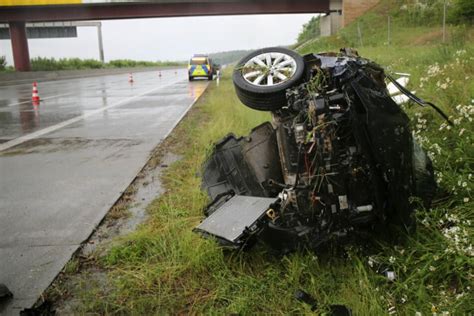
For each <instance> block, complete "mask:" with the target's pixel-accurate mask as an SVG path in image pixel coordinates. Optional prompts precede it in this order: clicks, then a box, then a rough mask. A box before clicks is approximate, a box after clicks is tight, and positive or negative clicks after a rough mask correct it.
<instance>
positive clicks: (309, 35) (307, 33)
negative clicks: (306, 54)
mask: <svg viewBox="0 0 474 316" xmlns="http://www.w3.org/2000/svg"><path fill="white" fill-rule="evenodd" d="M319 35H321V30H320V28H319V16H314V17H312V18H311V20H309V22H308V23H306V24H304V25H303V29H302V30H301V32H300V33H299V34H298V39H297V41H298V43H304V42H306V41H309V40H312V39H315V38H316V37H319Z"/></svg>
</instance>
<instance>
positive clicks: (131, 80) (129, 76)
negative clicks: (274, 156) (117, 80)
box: [128, 73, 133, 83]
mask: <svg viewBox="0 0 474 316" xmlns="http://www.w3.org/2000/svg"><path fill="white" fill-rule="evenodd" d="M128 82H130V83H133V75H132V73H129V74H128Z"/></svg>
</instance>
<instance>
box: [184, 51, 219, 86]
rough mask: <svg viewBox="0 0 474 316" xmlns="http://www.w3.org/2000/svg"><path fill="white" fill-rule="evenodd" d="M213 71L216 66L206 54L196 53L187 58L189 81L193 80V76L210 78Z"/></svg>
mask: <svg viewBox="0 0 474 316" xmlns="http://www.w3.org/2000/svg"><path fill="white" fill-rule="evenodd" d="M215 73H216V67H215V65H214V64H213V62H212V59H211V58H210V57H209V56H208V55H205V54H196V55H194V56H193V57H192V58H191V59H190V60H189V64H188V78H189V81H193V80H194V78H207V79H208V80H212V78H213V77H214V75H215Z"/></svg>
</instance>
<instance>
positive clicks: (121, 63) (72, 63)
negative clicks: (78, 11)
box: [0, 56, 184, 72]
mask: <svg viewBox="0 0 474 316" xmlns="http://www.w3.org/2000/svg"><path fill="white" fill-rule="evenodd" d="M182 65H184V63H182V62H174V61H157V62H153V61H140V60H130V59H117V60H111V61H109V62H107V63H102V62H100V61H99V60H95V59H80V58H60V59H55V58H45V57H36V58H33V59H31V69H32V70H33V71H56V70H77V69H104V68H127V67H166V66H182ZM12 70H14V69H13V68H12V67H9V66H6V64H5V63H3V67H2V56H0V72H2V71H10V72H11V71H12Z"/></svg>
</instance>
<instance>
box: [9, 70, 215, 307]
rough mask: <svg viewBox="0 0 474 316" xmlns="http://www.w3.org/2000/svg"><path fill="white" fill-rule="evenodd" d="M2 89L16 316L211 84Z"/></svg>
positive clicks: (166, 80)
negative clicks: (35, 98) (35, 97)
mask: <svg viewBox="0 0 474 316" xmlns="http://www.w3.org/2000/svg"><path fill="white" fill-rule="evenodd" d="M161 73H162V77H161V78H160V77H159V76H158V72H156V71H154V72H142V73H137V74H134V83H133V84H130V83H128V74H122V75H109V76H102V77H91V78H81V79H70V80H62V81H50V82H39V83H38V89H39V94H40V97H41V98H42V100H43V101H42V102H41V103H40V105H39V106H34V105H33V104H32V102H31V85H29V84H27V85H16V86H8V87H0V283H5V284H6V285H7V286H8V287H9V288H10V290H11V291H12V292H13V294H14V296H15V298H14V300H12V301H10V302H9V303H8V304H3V306H2V305H1V303H0V314H2V313H3V314H18V313H19V311H20V310H21V309H23V308H25V307H30V306H31V305H32V304H33V303H34V302H35V301H36V300H37V298H38V297H39V296H40V295H41V293H42V292H43V291H44V290H45V289H46V288H47V287H48V285H49V284H50V283H51V281H52V280H53V279H54V277H55V276H56V275H57V273H58V272H59V271H60V270H61V269H62V267H63V266H64V265H65V264H66V263H67V261H68V260H69V259H70V257H71V255H72V254H73V252H74V251H75V250H76V249H77V248H78V247H79V245H80V244H81V243H82V242H83V241H84V240H86V239H87V238H88V236H89V235H90V234H91V232H92V230H93V229H94V228H95V227H96V226H97V225H98V223H99V222H100V221H101V220H102V218H103V217H104V215H105V214H106V212H107V211H108V210H109V208H110V207H111V206H112V205H113V204H114V202H115V201H116V200H117V199H118V198H119V196H120V194H121V192H123V191H124V190H125V189H126V187H127V186H128V185H129V184H130V182H131V181H132V180H133V178H134V177H135V176H136V175H137V173H138V172H139V171H140V169H141V168H142V167H143V166H144V164H145V163H146V161H147V159H148V157H149V154H150V152H151V151H152V149H153V148H154V147H155V146H156V145H157V144H158V143H159V142H160V141H161V140H163V139H164V138H165V137H166V135H167V134H168V133H169V132H170V131H171V129H172V128H173V127H174V126H175V124H176V123H177V122H178V120H179V119H180V118H181V117H182V116H183V115H184V114H185V112H186V111H187V110H188V109H189V107H190V105H191V104H192V103H193V102H194V101H195V100H196V99H197V98H198V97H199V96H200V95H201V94H202V92H203V91H204V90H205V89H206V87H207V81H195V82H192V83H189V82H188V81H187V74H186V70H185V69H179V70H177V73H175V70H163V71H161Z"/></svg>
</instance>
